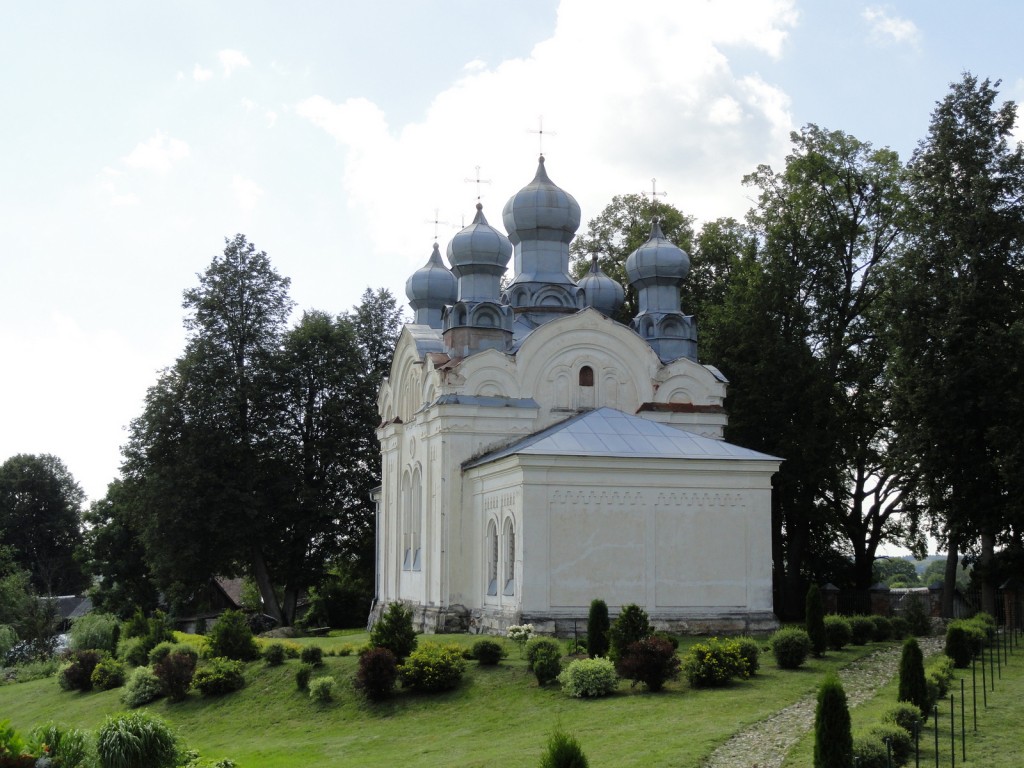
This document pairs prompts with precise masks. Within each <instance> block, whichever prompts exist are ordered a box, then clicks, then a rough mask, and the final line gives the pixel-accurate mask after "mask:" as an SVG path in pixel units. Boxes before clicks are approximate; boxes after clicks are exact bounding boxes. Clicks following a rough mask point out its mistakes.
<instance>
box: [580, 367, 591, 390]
mask: <svg viewBox="0 0 1024 768" xmlns="http://www.w3.org/2000/svg"><path fill="white" fill-rule="evenodd" d="M580 386H581V387H592V386H594V369H593V368H591V367H590V366H589V365H584V366H583V367H582V368H580Z"/></svg>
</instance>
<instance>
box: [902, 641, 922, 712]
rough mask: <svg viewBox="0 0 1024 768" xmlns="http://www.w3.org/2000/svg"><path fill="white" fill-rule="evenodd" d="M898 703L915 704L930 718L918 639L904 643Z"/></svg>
mask: <svg viewBox="0 0 1024 768" xmlns="http://www.w3.org/2000/svg"><path fill="white" fill-rule="evenodd" d="M897 700H898V701H906V702H908V703H910V704H913V705H914V706H915V707H917V708H918V709H919V710H921V714H922V715H923V716H924V717H927V716H928V709H929V706H928V686H927V684H926V682H925V677H924V657H923V656H922V654H921V646H920V645H918V643H917V639H916V638H913V637H908V638H907V639H906V640H904V641H903V653H902V654H901V655H900V687H899V695H898V697H897Z"/></svg>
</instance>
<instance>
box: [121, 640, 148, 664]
mask: <svg viewBox="0 0 1024 768" xmlns="http://www.w3.org/2000/svg"><path fill="white" fill-rule="evenodd" d="M149 651H150V649H149V648H147V647H146V638H144V637H122V638H121V639H120V640H119V641H118V643H117V658H119V659H121V661H123V662H124V663H125V664H129V665H131V666H133V667H141V666H144V665H145V664H147V663H148V662H149Z"/></svg>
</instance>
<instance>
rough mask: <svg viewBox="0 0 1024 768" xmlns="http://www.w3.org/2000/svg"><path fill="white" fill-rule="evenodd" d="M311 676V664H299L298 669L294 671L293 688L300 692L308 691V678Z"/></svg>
mask: <svg viewBox="0 0 1024 768" xmlns="http://www.w3.org/2000/svg"><path fill="white" fill-rule="evenodd" d="M312 676H313V665H312V664H299V668H298V669H296V670H295V687H296V688H298V689H299V690H300V691H306V690H309V678H311V677H312Z"/></svg>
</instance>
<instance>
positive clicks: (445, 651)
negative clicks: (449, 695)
mask: <svg viewBox="0 0 1024 768" xmlns="http://www.w3.org/2000/svg"><path fill="white" fill-rule="evenodd" d="M465 670H466V662H465V660H464V659H463V658H462V648H461V647H460V646H458V645H455V644H448V645H439V644H438V643H424V644H423V645H421V646H419V647H418V648H416V650H414V651H413V652H412V653H410V654H409V656H408V658H406V660H405V663H403V664H402V665H401V666H400V667H399V668H398V676H399V678H400V679H401V681H402V686H403V687H405V688H411V689H412V690H414V691H417V692H418V693H436V692H438V691H447V690H451V689H452V688H455V687H456V686H458V684H459V681H460V680H461V679H462V673H463V672H465Z"/></svg>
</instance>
